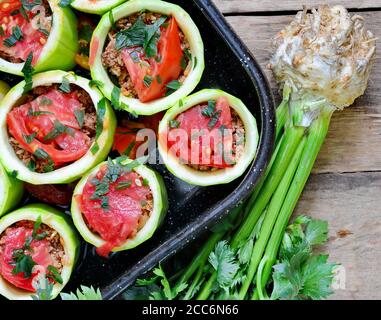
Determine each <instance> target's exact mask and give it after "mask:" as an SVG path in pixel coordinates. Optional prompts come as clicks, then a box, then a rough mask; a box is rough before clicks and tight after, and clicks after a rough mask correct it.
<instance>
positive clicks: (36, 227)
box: [32, 216, 42, 238]
mask: <svg viewBox="0 0 381 320" xmlns="http://www.w3.org/2000/svg"><path fill="white" fill-rule="evenodd" d="M41 222H42V220H41V216H38V218H37V219H36V221H35V222H34V225H33V233H32V237H33V238H35V237H36V236H37V232H38V229H40V226H41Z"/></svg>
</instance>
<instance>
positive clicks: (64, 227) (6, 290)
mask: <svg viewBox="0 0 381 320" xmlns="http://www.w3.org/2000/svg"><path fill="white" fill-rule="evenodd" d="M39 217H40V218H41V223H42V224H45V225H47V226H48V227H50V228H51V229H53V230H55V231H57V233H58V234H59V235H60V238H61V245H62V246H63V249H64V252H65V255H64V258H63V262H64V263H63V268H62V270H61V277H62V284H59V283H55V284H54V287H53V291H52V298H55V297H57V295H58V294H59V293H60V292H61V290H62V289H63V288H64V286H65V285H66V284H67V282H68V281H69V279H70V276H71V274H72V271H73V268H74V265H75V263H76V260H77V258H78V253H79V244H80V242H79V238H78V236H77V234H76V232H75V231H74V230H73V229H74V228H73V227H72V224H71V223H70V219H68V217H67V216H65V215H64V214H63V213H61V212H59V211H57V210H56V209H53V208H51V207H49V206H47V205H42V204H37V205H28V206H25V207H23V208H20V209H18V210H16V211H13V212H11V213H9V214H7V215H5V216H4V217H2V218H1V219H0V235H1V234H2V233H3V232H4V231H5V230H6V229H7V228H9V227H11V226H12V225H14V224H15V223H17V222H20V221H36V220H37V219H38V218H39ZM0 295H2V296H4V297H6V298H7V299H10V300H29V299H31V295H33V293H32V292H29V291H26V290H23V289H20V288H17V287H16V286H14V285H12V284H10V283H9V282H8V281H7V280H5V279H4V278H3V277H2V276H1V275H0Z"/></svg>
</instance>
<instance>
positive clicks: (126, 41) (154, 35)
mask: <svg viewBox="0 0 381 320" xmlns="http://www.w3.org/2000/svg"><path fill="white" fill-rule="evenodd" d="M166 20H167V17H164V16H163V17H161V18H159V19H158V20H157V21H156V22H155V23H153V24H150V25H147V24H145V23H144V21H143V19H142V17H139V18H138V19H137V20H136V22H135V23H134V24H133V25H132V26H131V27H130V28H128V29H126V30H122V31H119V32H118V33H117V34H116V43H115V46H116V49H117V50H121V49H123V48H130V47H143V49H144V52H145V54H146V57H147V58H152V57H155V56H157V44H158V42H159V39H160V27H161V25H162V24H163V23H164V22H165V21H166Z"/></svg>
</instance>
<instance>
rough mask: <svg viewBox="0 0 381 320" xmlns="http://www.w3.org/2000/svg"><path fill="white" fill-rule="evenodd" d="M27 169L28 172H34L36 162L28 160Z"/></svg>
mask: <svg viewBox="0 0 381 320" xmlns="http://www.w3.org/2000/svg"><path fill="white" fill-rule="evenodd" d="M27 167H28V169H29V170H30V171H32V172H35V171H36V162H35V161H34V160H33V159H30V160H29V162H28V164H27Z"/></svg>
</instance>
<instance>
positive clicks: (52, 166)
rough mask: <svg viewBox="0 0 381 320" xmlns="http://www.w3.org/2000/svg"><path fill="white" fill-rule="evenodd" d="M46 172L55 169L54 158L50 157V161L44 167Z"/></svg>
mask: <svg viewBox="0 0 381 320" xmlns="http://www.w3.org/2000/svg"><path fill="white" fill-rule="evenodd" d="M42 170H43V171H44V172H52V171H53V170H54V162H53V160H52V159H50V158H49V159H48V163H47V164H46V165H44V167H43V168H42Z"/></svg>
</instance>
